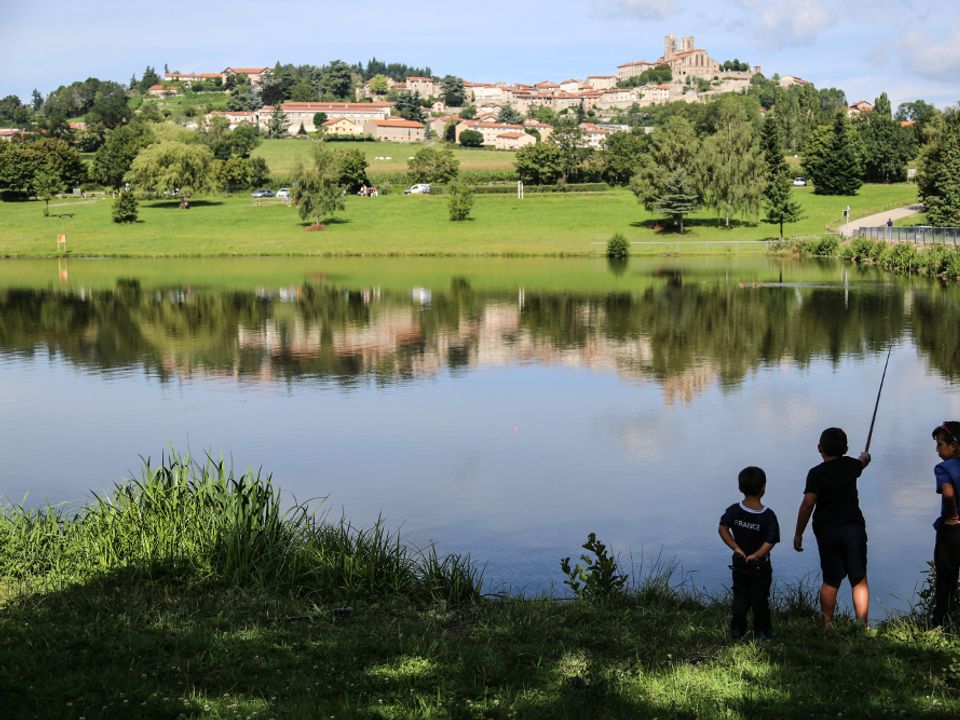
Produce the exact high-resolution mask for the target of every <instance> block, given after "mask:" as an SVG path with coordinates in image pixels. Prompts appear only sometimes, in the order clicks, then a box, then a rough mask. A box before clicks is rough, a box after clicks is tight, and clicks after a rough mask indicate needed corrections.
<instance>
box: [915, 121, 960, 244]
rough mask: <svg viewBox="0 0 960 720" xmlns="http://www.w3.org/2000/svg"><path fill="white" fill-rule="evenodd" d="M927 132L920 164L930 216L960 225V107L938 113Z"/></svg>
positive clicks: (935, 220) (922, 194) (920, 184)
mask: <svg viewBox="0 0 960 720" xmlns="http://www.w3.org/2000/svg"><path fill="white" fill-rule="evenodd" d="M927 135H928V139H927V142H926V144H925V145H924V146H923V148H922V149H921V151H920V161H919V165H918V168H917V187H918V189H919V193H920V199H921V200H922V201H923V205H924V207H925V208H926V211H927V220H928V221H929V222H930V224H931V225H936V226H939V227H944V226H954V227H956V226H960V108H956V107H953V108H948V109H947V110H946V111H944V112H943V113H942V114H940V115H937V116H935V117H934V119H933V120H931V121H930V124H929V127H928V129H927Z"/></svg>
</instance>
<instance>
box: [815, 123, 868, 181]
mask: <svg viewBox="0 0 960 720" xmlns="http://www.w3.org/2000/svg"><path fill="white" fill-rule="evenodd" d="M803 168H804V170H805V172H806V174H807V176H808V177H809V178H810V179H811V180H812V181H813V187H814V189H813V191H814V193H816V194H817V195H855V194H856V192H857V190H858V189H859V188H860V186H861V185H862V184H863V179H862V177H863V160H862V143H861V141H860V138H859V137H858V136H857V134H856V131H855V130H854V129H853V127H852V126H851V124H850V121H849V120H848V119H847V116H846V114H845V113H843V112H839V113H837V114H836V116H835V118H834V121H833V125H832V126H830V127H827V128H821V129H818V131H817V132H815V133H814V135H813V137H812V138H811V139H810V141H809V142H808V143H807V151H806V155H805V157H804V160H803Z"/></svg>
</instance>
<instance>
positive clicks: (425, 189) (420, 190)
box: [403, 183, 430, 195]
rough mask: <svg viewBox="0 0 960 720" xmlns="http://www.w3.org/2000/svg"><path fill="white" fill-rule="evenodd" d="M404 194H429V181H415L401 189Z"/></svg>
mask: <svg viewBox="0 0 960 720" xmlns="http://www.w3.org/2000/svg"><path fill="white" fill-rule="evenodd" d="M403 194H404V195H429V194H430V183H416V184H415V185H411V186H410V187H408V188H407V189H406V190H404V191H403Z"/></svg>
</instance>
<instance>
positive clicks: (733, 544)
mask: <svg viewBox="0 0 960 720" xmlns="http://www.w3.org/2000/svg"><path fill="white" fill-rule="evenodd" d="M718 532H719V533H720V539H721V540H723V542H724V544H725V545H726V546H727V547H728V548H730V549H731V550H733V554H734V555H739V556H740V557H742V558H746V557H747V554H746V553H745V552H744V551H743V550H741V549H740V546H739V545H737V541H736V540H734V539H733V533H731V532H730V528H728V527H727V526H726V525H721V526H720V528H719V530H718ZM771 547H772V546H771Z"/></svg>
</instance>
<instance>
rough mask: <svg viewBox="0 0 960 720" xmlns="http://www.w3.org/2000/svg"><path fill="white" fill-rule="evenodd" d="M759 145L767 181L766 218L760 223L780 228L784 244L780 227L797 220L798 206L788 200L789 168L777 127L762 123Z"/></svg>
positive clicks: (772, 123)
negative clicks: (771, 224) (784, 157)
mask: <svg viewBox="0 0 960 720" xmlns="http://www.w3.org/2000/svg"><path fill="white" fill-rule="evenodd" d="M760 145H761V149H762V150H763V159H764V163H765V164H766V180H767V186H766V189H765V190H764V192H763V202H764V207H765V208H766V211H767V214H766V215H765V216H764V218H763V219H764V222H768V223H773V224H775V225H779V226H780V239H781V240H783V224H784V223H792V222H796V221H797V220H799V219H800V205H799V204H798V203H797V202H795V201H794V200H793V198H791V197H790V186H791V182H790V166H789V165H787V161H786V160H784V159H783V146H782V145H781V143H780V128H779V126H778V125H777V123H775V122H770V121H765V122H764V123H763V130H762V131H761V135H760Z"/></svg>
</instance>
